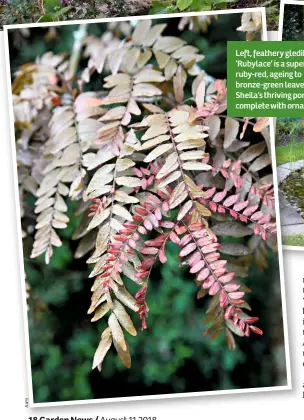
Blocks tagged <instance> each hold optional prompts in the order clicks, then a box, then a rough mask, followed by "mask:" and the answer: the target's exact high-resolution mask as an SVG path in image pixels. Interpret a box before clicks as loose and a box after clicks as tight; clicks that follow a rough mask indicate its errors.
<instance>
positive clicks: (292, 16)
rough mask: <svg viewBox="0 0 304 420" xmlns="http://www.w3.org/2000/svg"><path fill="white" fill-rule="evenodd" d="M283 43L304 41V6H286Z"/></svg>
mask: <svg viewBox="0 0 304 420" xmlns="http://www.w3.org/2000/svg"><path fill="white" fill-rule="evenodd" d="M282 38H283V41H303V40H304V6H303V5H299V6H298V5H296V4H285V6H284V21H283V36H282Z"/></svg>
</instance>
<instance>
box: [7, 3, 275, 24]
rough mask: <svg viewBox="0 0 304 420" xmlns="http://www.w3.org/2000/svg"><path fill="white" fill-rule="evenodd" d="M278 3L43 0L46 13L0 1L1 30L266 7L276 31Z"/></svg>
mask: <svg viewBox="0 0 304 420" xmlns="http://www.w3.org/2000/svg"><path fill="white" fill-rule="evenodd" d="M279 3H280V2H279V0H267V1H265V0H142V1H141V0H65V1H64V2H62V1H60V0H44V12H42V11H41V10H40V9H39V7H38V1H37V0H0V28H1V26H2V25H4V24H13V23H28V22H37V21H39V22H56V21H60V20H75V19H96V18H100V17H104V16H106V17H114V16H131V15H135V16H141V15H145V14H158V13H179V12H198V11H209V10H223V9H241V8H247V7H264V6H265V7H266V13H267V25H268V28H269V30H275V29H276V28H277V25H278V19H279Z"/></svg>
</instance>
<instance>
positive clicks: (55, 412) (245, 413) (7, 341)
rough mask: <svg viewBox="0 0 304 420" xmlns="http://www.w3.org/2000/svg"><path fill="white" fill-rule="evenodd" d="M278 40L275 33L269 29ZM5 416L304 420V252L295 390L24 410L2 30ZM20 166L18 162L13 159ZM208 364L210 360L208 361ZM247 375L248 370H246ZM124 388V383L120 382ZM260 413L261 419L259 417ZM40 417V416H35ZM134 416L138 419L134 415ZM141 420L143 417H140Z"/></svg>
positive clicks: (296, 304) (289, 262) (294, 328)
mask: <svg viewBox="0 0 304 420" xmlns="http://www.w3.org/2000/svg"><path fill="white" fill-rule="evenodd" d="M269 35H270V36H269V39H271V40H275V35H276V33H273V32H272V33H269ZM0 94H1V103H0V133H1V139H0V180H1V201H0V221H1V225H0V282H1V286H2V287H1V289H0V290H1V291H0V295H1V300H0V320H1V329H0V337H1V339H0V340H1V341H0V361H1V362H0V363H1V369H0V378H1V379H0V381H1V388H0V418H1V419H5V420H10V419H12V420H13V419H14V420H15V419H17V420H23V419H29V418H30V417H37V420H40V419H41V420H45V418H56V417H57V416H59V417H63V418H66V417H68V418H70V417H71V416H77V417H78V418H86V419H89V418H92V419H96V416H99V420H102V417H104V418H105V419H111V418H114V419H115V420H116V419H119V418H123V417H124V416H126V420H129V417H139V416H142V417H144V416H146V417H157V420H163V419H176V420H179V419H183V420H192V419H205V418H206V419H209V418H210V419H212V420H213V419H216V420H217V419H226V418H227V419H229V420H230V419H238V418H242V419H246V420H247V419H255V420H257V419H258V420H260V419H261V420H262V419H263V420H264V419H266V418H268V419H269V417H270V416H271V417H272V418H271V419H270V420H274V419H275V420H277V419H283V418H286V417H287V416H289V417H291V418H292V420H294V419H303V411H304V405H303V402H304V400H303V399H302V392H303V391H304V388H302V380H303V379H302V368H303V360H304V358H303V357H302V352H303V350H304V347H303V342H304V338H303V329H304V321H303V318H304V315H303V309H302V307H303V302H304V300H303V296H304V294H303V284H302V278H303V277H304V251H303V253H302V252H299V251H284V267H285V287H286V295H287V296H286V299H287V316H288V327H289V343H290V358H291V368H292V371H291V373H292V385H293V390H292V391H275V392H264V393H262V392H261V393H259V392H258V393H253V394H234V395H219V396H206V397H191V398H182V399H174V397H173V398H172V399H171V398H170V399H167V400H152V401H151V400H150V401H146V402H144V401H134V402H120V403H117V402H116V403H108V404H102V405H99V404H93V405H89V404H88V405H82V406H75V407H73V406H65V407H58V408H56V407H50V408H34V409H28V408H25V399H26V398H27V396H28V395H27V376H26V369H25V366H26V363H25V351H24V347H25V346H24V343H25V338H24V330H23V319H22V304H21V290H20V272H19V259H18V246H17V225H16V214H15V211H16V205H15V199H14V196H15V194H14V182H13V171H12V165H13V162H12V150H11V140H10V135H9V132H10V128H9V115H8V106H7V95H8V92H7V83H6V75H5V60H4V42H3V33H0ZM14 164H15V163H14ZM206 362H207V361H206ZM244 375H246V371H244ZM117 386H119V384H117ZM259 417H260V419H259ZM34 420H36V419H34ZM132 420H133V419H132ZM137 420H140V419H139V418H137Z"/></svg>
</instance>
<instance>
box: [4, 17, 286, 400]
mask: <svg viewBox="0 0 304 420" xmlns="http://www.w3.org/2000/svg"><path fill="white" fill-rule="evenodd" d="M240 20H241V15H240V14H231V15H221V16H219V17H218V18H217V19H212V20H211V22H210V23H209V24H207V23H206V24H204V25H203V26H202V27H201V28H200V29H199V30H198V31H197V32H194V31H189V30H187V28H186V29H185V30H184V32H183V33H181V34H179V35H180V36H181V37H182V38H184V39H185V40H187V41H188V42H190V43H191V44H193V45H195V46H197V47H198V48H199V49H200V51H201V53H202V54H204V55H205V59H204V60H203V61H202V62H201V67H202V68H204V69H205V70H206V71H207V72H208V73H209V74H210V75H211V76H213V77H216V78H222V79H224V78H225V77H226V59H227V57H226V41H227V40H244V39H245V34H244V33H243V32H239V31H237V30H236V28H238V27H239V26H240ZM178 22H179V20H178V19H168V28H167V29H166V32H165V34H174V35H176V27H177V24H178ZM75 29H76V26H73V25H71V26H61V27H57V28H56V30H55V31H54V30H52V31H51V33H50V31H49V30H48V29H47V28H38V29H32V30H31V31H30V32H20V31H16V30H14V31H13V30H11V31H10V56H11V68H12V72H14V71H15V70H16V69H17V68H18V66H20V65H21V64H24V63H26V62H30V61H34V60H35V58H36V57H37V55H41V54H43V53H44V52H45V51H49V50H52V51H54V52H62V51H70V49H71V45H72V42H73V32H74V31H75ZM103 30H104V26H103V24H91V25H90V26H89V29H88V31H89V33H94V34H96V35H100V34H101V33H102V31H103ZM82 64H83V63H81V66H82ZM100 79H101V78H100V76H99V78H97V79H96V80H95V79H94V80H93V81H92V83H93V84H94V86H93V88H95V86H98V84H99V86H101V80H100ZM246 135H247V134H246ZM248 135H251V136H256V137H253V140H252V141H260V137H259V136H260V134H253V133H252V132H251V133H250V132H249V134H248ZM27 205H28V210H29V211H28V214H30V211H31V209H32V208H33V205H34V197H30V196H29V197H28V200H27ZM73 209H75V204H74V203H70V209H69V217H70V220H71V222H70V225H69V227H68V229H66V230H64V231H61V232H60V234H61V237H62V240H63V246H62V247H61V248H59V249H57V248H56V249H55V250H54V256H53V259H52V261H51V263H50V265H49V266H45V264H44V261H43V258H38V259H37V260H35V261H32V260H30V259H29V252H30V249H31V245H32V235H31V234H30V235H28V236H27V237H26V238H25V239H24V256H25V270H26V275H27V281H28V283H29V284H30V287H31V290H30V297H29V302H28V303H29V307H30V311H29V312H28V317H29V335H30V350H31V363H32V380H33V390H34V401H35V402H36V403H38V402H52V401H65V400H82V399H94V398H109V397H125V396H136V395H151V394H170V393H176V392H200V391H211V390H224V389H239V388H254V387H269V386H276V385H285V384H286V370H285V353H284V334H283V323H282V313H281V308H282V305H281V295H280V282H279V265H278V257H277V255H276V254H273V253H269V258H268V261H267V264H268V267H265V264H264V263H263V262H262V261H259V259H257V260H256V261H255V262H254V263H253V264H252V267H251V269H250V271H249V276H248V277H247V278H245V280H244V281H245V284H246V286H248V287H249V288H250V289H252V290H253V293H252V294H248V303H249V304H250V306H251V307H253V308H254V315H255V316H258V317H260V319H261V321H260V325H259V326H261V328H262V329H263V330H264V335H263V336H262V337H260V336H257V335H254V334H253V336H252V337H250V339H247V338H240V337H236V341H237V348H236V350H235V351H230V350H228V347H227V345H226V342H225V338H224V337H218V338H217V339H215V340H214V341H210V340H209V338H207V337H205V336H203V332H204V330H205V329H206V326H205V325H204V324H203V320H204V317H205V310H206V308H207V303H208V299H207V300H205V299H202V300H197V299H196V293H197V290H198V289H197V286H196V285H195V282H194V279H193V277H192V276H191V275H189V273H187V270H186V269H185V268H181V267H179V261H178V250H177V248H176V247H175V245H174V244H169V245H168V247H167V254H166V255H167V257H168V262H167V264H166V265H165V266H161V265H159V264H158V265H156V266H155V268H154V269H153V270H152V277H151V279H150V283H149V294H148V304H149V307H150V312H149V314H150V316H149V318H148V329H147V330H145V331H143V332H140V334H138V336H137V337H131V336H128V341H129V344H130V348H131V354H132V368H131V369H130V370H127V369H125V368H124V367H123V366H122V364H121V362H120V361H119V360H118V358H117V356H116V354H115V353H114V351H113V350H111V351H110V352H109V353H108V355H107V357H106V359H105V362H104V364H103V370H102V372H101V373H99V372H98V371H97V370H95V371H91V366H92V358H93V355H94V352H95V349H96V346H97V345H98V343H99V338H100V334H101V332H102V331H103V329H104V326H105V321H104V320H102V321H100V322H99V323H97V324H91V322H90V317H89V316H88V315H87V309H88V307H89V304H90V296H91V292H90V289H91V285H92V280H91V279H88V274H89V270H88V268H87V264H86V259H87V257H86V256H85V257H83V258H81V259H78V260H75V259H74V256H73V254H74V252H75V250H76V248H77V242H75V241H72V239H71V236H72V233H73V231H74V229H75V227H76V226H77V224H78V222H79V220H78V218H77V217H76V216H75V215H74V214H73ZM24 223H28V221H27V220H24ZM228 239H229V242H231V241H233V240H237V241H242V239H241V240H240V239H235V238H234V239H233V238H225V237H224V238H223V240H224V241H225V240H228ZM239 264H240V265H242V259H241V258H240V259H239ZM132 286H133V283H132V282H129V283H128V287H130V291H131V292H135V290H132ZM135 322H136V324H135V325H136V326H137V327H139V322H138V320H135Z"/></svg>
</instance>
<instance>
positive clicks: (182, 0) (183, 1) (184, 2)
mask: <svg viewBox="0 0 304 420" xmlns="http://www.w3.org/2000/svg"><path fill="white" fill-rule="evenodd" d="M192 2H193V0H177V2H176V5H177V7H178V8H179V10H181V11H183V10H185V9H187V8H188V7H189V6H190V5H191V4H192Z"/></svg>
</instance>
